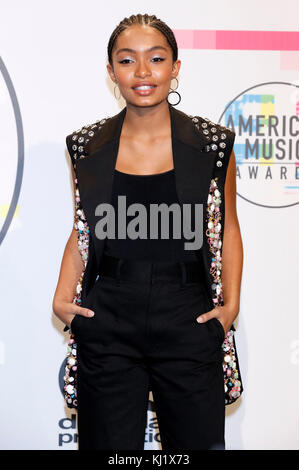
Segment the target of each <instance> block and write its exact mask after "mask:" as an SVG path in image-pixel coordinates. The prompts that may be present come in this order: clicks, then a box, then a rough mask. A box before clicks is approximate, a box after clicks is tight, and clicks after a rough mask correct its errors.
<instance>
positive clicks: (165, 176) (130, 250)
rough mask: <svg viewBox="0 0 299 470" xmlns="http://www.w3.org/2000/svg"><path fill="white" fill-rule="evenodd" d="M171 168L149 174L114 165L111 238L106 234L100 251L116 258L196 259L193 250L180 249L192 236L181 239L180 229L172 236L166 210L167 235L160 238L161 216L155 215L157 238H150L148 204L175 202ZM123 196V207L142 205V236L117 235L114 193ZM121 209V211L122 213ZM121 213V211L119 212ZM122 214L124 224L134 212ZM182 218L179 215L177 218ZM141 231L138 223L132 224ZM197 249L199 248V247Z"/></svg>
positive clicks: (192, 216)
mask: <svg viewBox="0 0 299 470" xmlns="http://www.w3.org/2000/svg"><path fill="white" fill-rule="evenodd" d="M174 171H175V170H174V169H172V170H168V171H165V172H164V173H157V174H152V175H134V174H128V173H123V172H121V171H118V170H116V169H115V173H114V179H113V187H112V199H111V204H112V205H113V207H114V211H115V239H111V238H106V239H105V245H104V253H106V254H107V255H109V256H115V257H118V258H131V259H132V258H133V259H142V260H151V261H198V258H197V257H196V254H195V250H186V249H184V242H185V241H187V242H189V243H190V242H193V241H194V239H189V240H188V239H185V238H184V235H183V230H182V222H181V235H180V238H176V239H175V238H173V217H172V212H171V210H169V237H168V238H164V239H162V238H161V218H160V216H159V219H158V220H159V223H158V238H157V239H153V238H150V204H161V203H166V204H167V206H170V205H171V204H172V203H179V201H178V198H177V193H176V186H175V174H174ZM119 195H122V196H126V199H125V208H126V211H127V210H128V207H129V206H130V205H131V204H135V203H141V204H142V205H144V206H145V207H146V215H147V228H146V229H145V232H146V234H145V236H146V238H140V235H139V238H136V239H132V238H130V237H129V236H128V235H127V236H126V237H125V238H123V239H121V238H118V205H119V202H118V196H119ZM126 211H125V213H126ZM122 213H123V212H122ZM138 214H139V212H138V211H137V212H136V213H134V215H130V216H129V215H126V221H127V227H128V224H129V223H130V221H131V220H133V219H135V218H136V217H137V216H138ZM181 219H182V218H181ZM191 220H192V222H191V230H194V211H193V207H192V210H191ZM135 230H136V232H139V233H140V232H141V227H139V225H137V226H136V227H135ZM200 252H201V250H200Z"/></svg>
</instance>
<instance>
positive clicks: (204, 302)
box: [71, 260, 225, 451]
mask: <svg viewBox="0 0 299 470" xmlns="http://www.w3.org/2000/svg"><path fill="white" fill-rule="evenodd" d="M126 262H127V263H128V262H129V263H130V262H131V261H130V260H125V261H124V265H125V264H126ZM135 262H136V263H145V262H142V261H135ZM152 264H153V265H154V269H153V276H152V277H151V280H150V282H148V281H144V279H142V280H138V281H136V280H135V281H132V280H129V279H128V278H121V280H120V283H117V280H116V279H114V278H113V277H109V276H103V275H102V276H100V277H99V279H98V281H97V282H96V283H95V285H94V286H93V288H92V289H91V291H90V292H89V294H88V296H87V298H86V301H85V306H86V307H88V308H90V309H92V310H93V311H94V312H95V315H94V316H93V317H90V318H88V317H84V316H82V315H75V317H74V319H73V320H72V323H71V328H72V331H73V332H74V334H75V337H76V341H77V358H78V369H77V374H78V410H77V411H78V436H79V450H143V449H144V440H145V439H146V440H147V441H148V437H147V436H145V430H146V423H147V410H148V399H149V391H150V390H151V391H152V394H153V400H154V402H153V404H152V406H154V410H155V411H156V414H157V419H158V423H159V440H160V441H161V444H162V450H166V451H169V450H176V451H181V450H206V449H224V448H225V440H224V420H225V397H224V386H223V366H222V363H223V351H222V347H221V345H222V342H223V337H224V330H223V327H222V325H221V323H220V322H219V320H217V319H216V318H212V319H211V320H209V321H207V322H206V323H202V324H201V323H198V322H197V321H196V318H197V317H198V316H199V315H201V314H202V313H204V312H206V311H207V310H208V292H207V290H206V289H205V287H204V285H203V284H202V283H200V282H191V283H185V284H184V285H182V283H181V281H182V280H183V276H182V278H181V279H179V278H178V277H177V276H171V275H170V274H169V275H168V276H167V278H168V280H167V282H166V281H165V280H160V279H161V277H162V274H163V277H164V276H165V271H164V267H163V265H162V264H161V262H157V263H151V262H148V265H149V266H150V265H152Z"/></svg>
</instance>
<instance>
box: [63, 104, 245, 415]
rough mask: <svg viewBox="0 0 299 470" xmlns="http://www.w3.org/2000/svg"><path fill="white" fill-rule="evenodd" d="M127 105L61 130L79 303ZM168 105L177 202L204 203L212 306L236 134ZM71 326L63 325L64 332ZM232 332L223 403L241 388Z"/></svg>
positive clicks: (93, 266) (88, 281) (217, 299)
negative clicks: (71, 197) (69, 179)
mask: <svg viewBox="0 0 299 470" xmlns="http://www.w3.org/2000/svg"><path fill="white" fill-rule="evenodd" d="M126 110H127V108H126V107H125V108H123V110H122V111H120V112H119V113H118V114H116V115H114V116H112V117H106V118H104V119H101V120H97V121H95V122H94V123H91V124H88V125H84V126H83V127H81V128H80V129H78V130H76V131H74V132H72V133H71V134H69V135H68V136H67V137H66V145H67V148H68V151H69V154H70V157H71V162H72V165H73V168H74V172H75V181H74V188H75V218H74V227H75V229H76V230H77V233H78V249H79V251H80V253H81V257H82V260H83V265H84V270H83V272H82V274H81V276H80V278H79V279H78V283H77V287H76V294H75V296H74V298H73V302H74V303H76V304H78V305H80V306H83V307H84V301H85V299H86V296H87V295H88V292H89V291H90V289H91V287H92V286H93V284H94V282H95V280H96V277H97V275H98V273H99V272H100V265H101V256H102V253H103V248H104V242H105V240H103V239H99V238H97V237H96V236H95V225H96V223H97V221H98V218H97V217H96V215H95V207H96V206H97V205H98V204H101V203H107V202H109V201H111V196H112V183H113V177H114V168H115V165H116V158H117V154H118V148H119V140H120V135H121V129H122V124H123V121H124V118H125V115H126ZM169 112H170V118H171V139H172V151H173V160H174V169H175V178H176V190H177V195H178V199H179V202H180V204H186V203H201V204H203V213H204V221H203V223H204V240H203V246H202V250H200V251H201V253H202V258H201V260H203V263H204V268H205V277H206V285H207V289H208V292H209V300H210V308H211V309H212V308H214V307H216V306H218V305H223V289H222V283H221V268H222V264H221V257H222V256H221V255H222V242H223V229H224V221H225V200H224V186H225V180H226V174H227V167H228V162H229V158H230V155H231V152H232V149H233V145H234V140H235V133H234V131H232V130H231V129H229V128H227V127H224V126H221V125H220V124H217V123H214V122H212V121H211V120H210V119H208V118H207V117H201V116H191V115H187V114H185V113H184V112H182V111H180V110H177V109H175V108H174V107H173V106H172V105H170V104H169ZM197 251H198V252H199V250H197ZM68 329H69V328H68V327H67V326H66V327H65V328H64V331H66V330H68ZM70 333H71V338H72V340H71V345H70V344H69V348H68V353H67V366H66V376H65V382H66V387H65V398H66V402H67V404H68V406H69V407H73V406H76V404H75V402H74V400H76V397H75V392H74V387H73V386H72V385H71V384H72V382H73V380H74V378H75V370H76V366H74V361H76V357H75V356H76V354H75V349H74V347H73V345H74V343H75V337H74V334H73V333H72V332H71V331H70ZM234 334H235V326H234V324H232V325H231V328H230V330H229V331H228V333H227V335H226V337H224V338H223V344H222V349H223V372H224V388H225V404H230V403H233V402H234V401H235V400H236V399H237V398H238V397H239V396H240V395H241V393H242V392H243V384H242V380H241V375H240V370H239V361H238V355H237V349H236V343H235V337H234ZM223 336H224V335H223ZM73 367H74V369H73ZM67 390H68V391H67ZM72 391H73V392H74V393H72Z"/></svg>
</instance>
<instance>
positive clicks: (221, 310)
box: [196, 305, 238, 336]
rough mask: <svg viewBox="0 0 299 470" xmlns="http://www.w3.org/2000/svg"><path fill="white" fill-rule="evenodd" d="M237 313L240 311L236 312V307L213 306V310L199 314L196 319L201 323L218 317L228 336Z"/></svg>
mask: <svg viewBox="0 0 299 470" xmlns="http://www.w3.org/2000/svg"><path fill="white" fill-rule="evenodd" d="M237 315H238V312H236V311H235V309H232V308H230V307H229V306H226V305H220V306H218V307H215V308H213V309H212V310H209V311H208V312H205V313H203V314H201V315H199V316H198V317H197V318H196V320H197V321H198V322H199V323H205V322H207V321H208V320H211V319H212V318H217V320H219V321H220V323H221V325H222V327H223V330H224V333H225V336H226V335H227V333H228V331H229V329H230V328H231V326H232V324H233V321H234V320H235V318H236V316H237Z"/></svg>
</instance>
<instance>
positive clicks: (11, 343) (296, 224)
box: [0, 0, 299, 450]
mask: <svg viewBox="0 0 299 470" xmlns="http://www.w3.org/2000/svg"><path fill="white" fill-rule="evenodd" d="M149 5H150V8H151V9H150V10H149V9H148V6H149ZM0 9H1V11H0V48H1V50H0V56H1V59H2V62H1V70H0V104H1V108H0V109H1V112H0V120H1V126H0V137H1V138H0V159H1V172H0V198H1V201H0V207H1V210H0V217H1V220H0V226H1V228H2V232H1V242H2V243H1V246H0V263H1V264H0V266H1V268H0V269H1V273H0V276H1V277H0V280H1V318H0V322H1V323H0V325H1V328H0V374H1V400H0V410H1V411H0V412H1V419H0V448H1V449H62V450H64V449H75V448H76V444H75V442H74V441H75V439H76V412H75V411H72V410H69V409H67V407H66V406H65V404H64V400H63V395H62V391H61V388H60V387H61V385H62V382H61V375H60V385H59V373H60V374H61V370H62V369H61V368H62V364H63V361H64V358H65V355H66V345H67V340H68V336H69V334H68V333H63V326H64V325H63V324H62V322H60V321H59V320H58V319H57V318H56V316H55V315H54V314H53V312H52V308H51V304H52V299H53V295H54V291H55V287H56V283H57V279H58V273H59V268H60V264H61V259H62V254H63V250H64V247H65V244H66V241H67V238H68V236H69V234H70V232H71V229H72V222H73V201H72V184H71V171H70V170H71V169H70V161H69V157H68V156H67V151H66V147H65V136H66V135H67V134H69V133H70V132H72V131H73V130H75V129H78V128H80V127H82V126H83V125H84V124H89V123H91V122H94V121H95V120H97V119H101V118H103V117H106V116H112V115H113V114H116V113H117V112H119V111H120V109H121V108H122V106H123V105H124V102H123V101H122V102H117V101H116V99H115V98H114V95H113V84H112V83H111V81H110V78H109V76H108V74H107V71H106V47H107V43H108V39H109V36H110V34H111V32H112V31H113V29H114V27H115V26H116V25H117V24H118V23H119V21H121V20H122V19H123V18H124V17H125V16H130V15H131V14H136V13H149V14H155V15H157V16H158V17H160V18H161V19H162V20H164V21H165V22H167V23H168V24H169V26H170V27H171V28H172V29H173V30H174V31H176V30H177V31H178V30H184V31H183V32H181V36H180V37H181V41H182V43H181V44H182V47H180V44H179V58H180V59H181V60H182V66H181V71H180V75H179V77H178V79H179V88H178V91H179V92H180V93H181V96H182V101H181V103H180V104H179V106H178V109H181V110H182V111H184V112H186V113H187V114H199V115H201V116H207V117H209V118H210V119H211V120H213V121H215V122H218V120H219V119H220V117H221V116H222V114H223V112H224V110H225V109H226V107H227V106H228V105H229V104H230V103H231V102H232V104H231V106H230V107H229V108H228V110H227V113H229V114H231V115H232V116H233V121H234V124H235V126H236V131H237V137H236V145H235V152H236V155H237V158H238V162H239V171H240V176H239V177H238V181H237V185H238V194H239V197H238V201H237V202H238V215H239V221H240V226H241V231H242V238H243V244H244V268H243V280H242V294H241V308H240V314H239V317H238V321H237V322H236V323H237V325H236V326H237V331H236V342H237V347H238V352H239V361H240V367H241V374H242V379H243V384H244V393H243V395H242V397H241V398H240V399H239V400H237V402H236V403H235V404H233V405H230V406H228V407H227V408H226V413H227V419H226V446H227V449H299V433H298V424H299V400H298V388H299V377H298V368H299V328H298V327H299V320H298V302H297V292H298V291H297V289H298V286H297V284H298V274H299V273H298V266H299V259H298V258H299V256H298V244H297V242H298V229H299V218H298V201H299V184H298V181H299V173H298V174H297V179H296V173H295V171H296V159H295V158H296V154H295V150H296V149H295V144H296V141H298V137H296V136H292V135H290V131H289V130H286V132H285V133H283V130H282V129H279V133H278V135H276V136H275V134H274V133H273V135H272V136H273V138H274V142H272V143H273V145H276V144H277V139H279V138H281V139H283V141H281V142H280V144H281V146H283V147H284V146H285V148H286V150H287V152H286V156H285V159H284V160H283V161H279V160H278V159H275V157H274V159H271V160H270V161H263V160H261V159H260V161H259V169H258V171H259V172H260V173H259V174H258V175H257V177H256V178H249V177H248V174H249V173H248V171H249V166H250V165H248V163H249V164H250V162H251V163H252V166H255V165H254V163H256V162H254V161H253V160H252V159H251V160H249V161H248V160H247V161H245V160H244V149H245V148H246V143H247V144H248V141H250V144H251V145H253V144H254V142H255V138H256V132H257V129H256V128H255V127H254V126H253V135H251V136H249V135H248V134H247V133H246V132H243V133H240V134H239V127H238V123H239V121H238V119H239V117H240V115H241V116H243V117H244V116H245V117H248V116H251V115H252V116H254V117H255V116H256V115H258V114H259V115H263V116H269V114H271V115H276V116H278V117H279V119H282V116H283V115H286V116H287V119H289V117H290V116H291V115H297V116H298V115H299V95H297V96H296V93H295V92H294V90H295V88H294V86H292V85H294V84H295V83H297V85H298V83H299V76H298V73H299V56H298V50H299V41H298V33H297V36H295V37H294V38H293V43H292V44H293V46H292V47H290V48H293V51H281V50H280V46H277V45H276V46H275V44H274V42H273V38H274V35H273V36H271V41H272V42H271V41H270V45H269V46H268V50H265V48H264V47H262V48H259V47H258V40H260V39H261V37H262V40H264V39H263V34H261V35H258V34H257V32H258V31H260V32H263V31H270V32H278V33H279V32H283V31H285V32H287V31H296V30H298V13H299V11H298V2H297V1H296V0H294V1H291V0H285V2H284V8H283V9H281V6H280V5H279V4H277V5H276V6H275V5H274V4H273V2H272V1H264V2H260V1H257V0H252V1H251V2H250V5H249V4H248V5H245V4H244V3H243V2H239V1H235V0H234V1H227V2H225V3H223V2H222V1H220V0H214V1H213V2H204V1H199V0H194V1H188V2H185V3H184V4H182V2H179V1H172V2H163V3H162V4H161V2H158V1H156V0H153V1H152V2H151V3H150V4H149V3H148V2H144V1H140V0H139V1H129V2H125V3H124V2H121V1H119V0H115V1H114V2H113V3H110V4H109V3H108V4H107V2H103V1H94V0H86V1H85V2H84V3H83V2H82V1H77V0H72V1H64V2H61V1H60V2H58V0H51V2H50V1H45V2H38V1H34V0H27V1H26V2H21V1H14V0H12V1H10V2H9V3H8V2H4V0H0ZM195 30H197V31H203V30H209V31H214V32H215V31H219V30H223V31H226V32H227V33H226V34H227V37H228V38H231V37H232V35H231V34H230V32H232V31H235V30H238V31H239V32H240V42H238V41H236V39H235V40H234V41H233V46H232V45H228V46H227V47H223V48H221V41H220V40H219V42H217V41H216V42H215V43H214V45H213V46H212V47H210V48H203V49H201V48H197V46H196V44H195V43H194V44H193V45H192V43H191V45H190V44H189V46H188V47H187V48H185V47H184V41H185V40H186V38H188V37H189V38H190V34H194V31H195ZM188 31H189V32H190V34H189V36H188ZM248 31H253V32H255V35H254V37H252V42H251V45H252V47H248V48H246V47H244V48H243V46H241V44H243V43H242V41H243V39H244V40H245V42H246V39H248V38H249V37H250V36H249V33H248V34H247V33H246V32H248ZM242 32H243V36H242ZM244 33H245V35H244ZM178 37H179V36H178ZM214 37H215V36H214ZM241 37H242V38H243V39H242V41H241ZM278 38H280V42H279V41H278V42H279V43H280V44H282V43H284V47H285V46H287V47H286V48H288V44H289V42H288V41H291V38H290V37H288V36H286V39H285V41H282V39H281V35H280V36H279V34H278ZM236 44H237V46H236ZM239 44H240V46H239V47H238V45H239ZM185 45H186V43H185ZM272 46H273V47H272ZM281 47H282V46H281ZM271 49H276V50H271ZM270 82H272V83H270ZM273 82H275V83H273ZM278 82H284V83H283V84H282V83H278ZM261 84H264V85H261ZM249 89H250V90H249ZM246 90H248V91H246ZM14 92H15V93H16V95H14ZM221 122H222V123H224V124H226V123H225V122H224V118H223V119H222V120H221ZM294 124H295V123H294ZM296 126H297V127H296V129H298V124H297V125H296ZM23 139H24V141H23ZM258 143H259V145H260V146H262V145H263V137H259V142H258ZM268 143H269V136H266V137H265V144H266V146H265V149H266V151H267V152H268V150H269V146H268ZM291 144H292V145H293V154H292V159H290V158H291V157H290V155H291V153H290V146H291ZM23 146H24V152H23ZM260 149H261V147H260ZM280 155H281V152H280ZM275 163H277V165H275ZM281 163H287V164H286V165H285V167H286V169H287V171H288V174H287V175H286V177H283V178H282V177H281V173H280V172H281V171H282V170H281ZM298 166H299V156H298V149H297V172H298ZM269 167H270V168H269ZM267 169H268V170H270V171H271V172H272V170H273V173H272V178H271V179H270V178H265V171H266V170H267ZM10 211H12V217H10V213H11V212H10ZM10 219H11V220H10ZM9 220H10V223H9ZM150 399H151V397H150ZM151 405H152V403H151V400H150V402H149V411H148V427H147V430H146V431H147V433H146V439H145V441H146V442H145V448H146V449H152V448H153V449H158V448H159V434H158V428H157V420H156V416H155V412H154V409H153V410H151ZM153 406H154V404H153Z"/></svg>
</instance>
